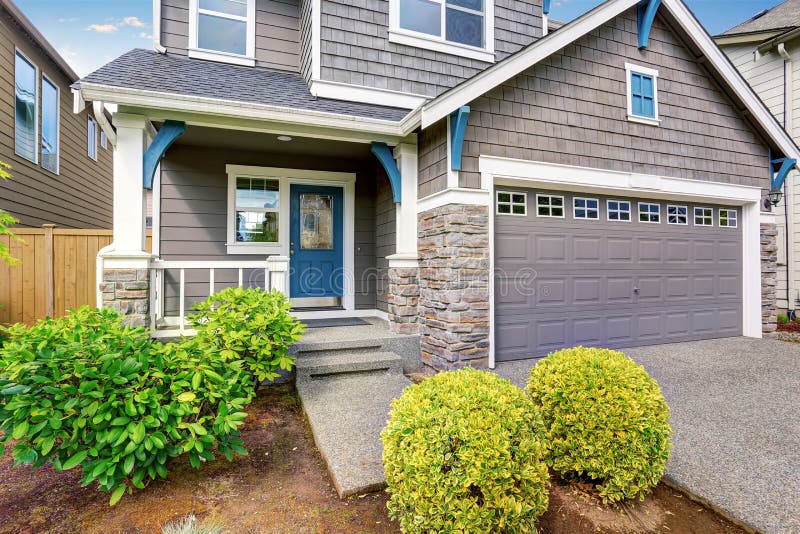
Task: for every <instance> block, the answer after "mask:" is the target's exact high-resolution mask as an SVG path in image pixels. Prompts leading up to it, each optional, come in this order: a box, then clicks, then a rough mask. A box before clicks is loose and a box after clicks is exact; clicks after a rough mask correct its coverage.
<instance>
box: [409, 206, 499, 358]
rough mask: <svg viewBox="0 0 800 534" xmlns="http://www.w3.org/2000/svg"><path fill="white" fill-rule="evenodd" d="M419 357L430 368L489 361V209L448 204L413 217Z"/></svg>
mask: <svg viewBox="0 0 800 534" xmlns="http://www.w3.org/2000/svg"><path fill="white" fill-rule="evenodd" d="M418 244H419V264H420V269H419V288H420V289H419V290H420V296H419V318H418V320H419V323H420V328H419V330H420V334H421V349H422V359H423V361H424V362H425V363H427V364H428V365H431V366H432V367H435V368H436V369H458V368H461V367H465V366H473V367H486V366H488V363H489V208H488V207H487V206H480V205H463V204H448V205H445V206H441V207H438V208H434V209H431V210H428V211H426V212H423V213H421V214H420V216H419V242H418Z"/></svg>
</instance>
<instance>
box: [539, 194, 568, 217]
mask: <svg viewBox="0 0 800 534" xmlns="http://www.w3.org/2000/svg"><path fill="white" fill-rule="evenodd" d="M536 215H537V216H539V217H563V216H564V197H562V196H559V195H536Z"/></svg>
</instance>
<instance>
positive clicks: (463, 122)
mask: <svg viewBox="0 0 800 534" xmlns="http://www.w3.org/2000/svg"><path fill="white" fill-rule="evenodd" d="M467 121H469V106H461V107H460V108H458V109H457V110H455V111H454V112H453V113H451V114H450V168H451V169H453V170H454V171H460V170H461V153H462V151H463V149H464V134H465V133H466V132H467Z"/></svg>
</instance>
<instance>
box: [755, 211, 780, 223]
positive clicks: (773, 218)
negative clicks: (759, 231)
mask: <svg viewBox="0 0 800 534" xmlns="http://www.w3.org/2000/svg"><path fill="white" fill-rule="evenodd" d="M759 221H760V223H761V224H775V223H776V222H777V221H778V217H777V215H775V213H774V212H767V211H762V212H761V217H760V219H759Z"/></svg>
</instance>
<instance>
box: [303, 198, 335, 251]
mask: <svg viewBox="0 0 800 534" xmlns="http://www.w3.org/2000/svg"><path fill="white" fill-rule="evenodd" d="M300 248H301V249H303V250H333V197H332V196H331V195H316V194H304V195H300Z"/></svg>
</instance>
